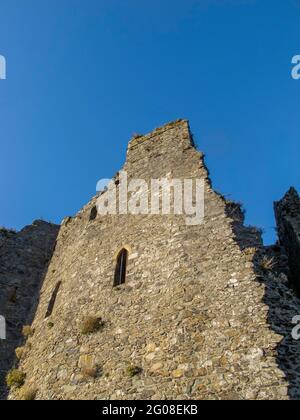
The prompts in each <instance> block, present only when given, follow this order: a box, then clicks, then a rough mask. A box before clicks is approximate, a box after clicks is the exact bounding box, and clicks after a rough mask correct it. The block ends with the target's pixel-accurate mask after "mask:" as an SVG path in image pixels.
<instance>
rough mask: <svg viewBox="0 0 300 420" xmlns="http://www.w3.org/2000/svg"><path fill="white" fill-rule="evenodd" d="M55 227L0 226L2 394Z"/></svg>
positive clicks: (38, 223) (32, 308) (38, 224)
mask: <svg viewBox="0 0 300 420" xmlns="http://www.w3.org/2000/svg"><path fill="white" fill-rule="evenodd" d="M58 230H59V227H58V226H55V225H52V224H50V223H46V222H42V221H36V222H34V223H33V224H32V225H31V226H27V227H25V228H24V229H23V230H21V231H20V232H18V233H15V232H12V231H8V230H5V229H1V230H0V315H2V316H4V317H5V318H6V327H7V339H6V340H5V341H3V340H0V397H1V398H4V397H5V394H6V388H5V375H6V373H7V371H8V370H9V369H11V368H12V366H13V365H14V363H15V348H16V347H17V346H19V345H20V343H21V342H22V335H21V330H22V327H23V326H24V325H28V324H29V325H30V324H31V322H32V320H33V317H34V314H35V309H36V306H37V303H38V298H39V290H40V286H41V284H42V280H43V278H44V274H45V269H46V267H47V265H48V263H49V261H50V259H51V256H52V250H53V246H54V243H55V240H56V237H57V234H58Z"/></svg>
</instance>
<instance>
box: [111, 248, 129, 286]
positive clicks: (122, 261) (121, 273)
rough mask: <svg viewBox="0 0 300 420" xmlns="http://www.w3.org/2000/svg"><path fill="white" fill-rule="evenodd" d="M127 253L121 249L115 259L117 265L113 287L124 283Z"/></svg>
mask: <svg viewBox="0 0 300 420" xmlns="http://www.w3.org/2000/svg"><path fill="white" fill-rule="evenodd" d="M127 260H128V251H127V249H122V251H120V253H119V255H118V258H117V265H116V271H115V278H114V287H116V286H120V285H121V284H124V283H125V281H126V269H127Z"/></svg>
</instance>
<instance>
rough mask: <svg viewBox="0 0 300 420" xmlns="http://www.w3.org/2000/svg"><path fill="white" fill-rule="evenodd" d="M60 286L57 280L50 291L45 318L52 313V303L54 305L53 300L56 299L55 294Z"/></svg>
mask: <svg viewBox="0 0 300 420" xmlns="http://www.w3.org/2000/svg"><path fill="white" fill-rule="evenodd" d="M60 286H61V281H59V282H58V283H57V285H56V286H55V289H54V291H53V293H52V296H51V299H50V302H49V305H48V309H47V312H46V315H45V318H49V316H51V315H52V312H53V308H54V305H55V301H56V298H57V294H58V292H59V289H60Z"/></svg>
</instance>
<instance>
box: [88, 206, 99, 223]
mask: <svg viewBox="0 0 300 420" xmlns="http://www.w3.org/2000/svg"><path fill="white" fill-rule="evenodd" d="M97 214H98V212H97V207H96V206H94V207H93V208H92V210H91V213H90V222H91V221H92V220H95V219H96V217H97Z"/></svg>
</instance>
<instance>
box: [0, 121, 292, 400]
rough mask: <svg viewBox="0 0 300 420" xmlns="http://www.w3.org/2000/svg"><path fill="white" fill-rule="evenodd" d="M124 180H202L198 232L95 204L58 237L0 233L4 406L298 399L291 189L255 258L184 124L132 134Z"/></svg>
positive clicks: (253, 242)
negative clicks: (268, 241)
mask: <svg viewBox="0 0 300 420" xmlns="http://www.w3.org/2000/svg"><path fill="white" fill-rule="evenodd" d="M123 170H124V171H126V173H127V175H128V178H129V180H130V179H137V178H141V179H144V180H146V181H150V180H151V179H153V178H154V179H157V178H172V179H199V178H201V179H203V180H204V195H205V217H204V222H203V223H202V224H199V225H191V226H190V225H187V224H186V221H185V216H184V215H178V214H169V215H162V214H158V215H155V216H153V215H143V214H140V215H133V214H127V215H125V214H123V215H122V214H115V215H114V214H108V215H101V214H99V212H98V211H97V200H98V196H96V197H94V198H93V199H92V200H91V202H90V203H88V204H87V205H86V206H85V207H84V208H83V209H82V210H81V211H80V212H79V213H78V214H77V215H76V216H74V217H69V218H66V219H64V221H63V222H62V224H61V226H60V227H57V226H54V225H51V224H48V223H44V222H41V221H38V222H35V223H34V224H33V225H32V226H30V227H27V228H25V229H24V230H22V231H21V232H19V233H14V232H10V231H4V230H3V231H2V232H1V231H0V293H1V295H0V315H3V316H4V317H5V319H6V323H7V339H6V340H0V390H1V396H2V399H7V398H8V399H20V398H21V399H29V395H31V397H32V399H33V395H34V397H35V398H36V399H46V400H53V399H62V400H67V399H71V400H72V399H112V400H113V399H121V400H126V399H149V400H151V399H177V400H181V399H220V400H222V399H299V398H300V364H299V358H298V354H299V350H300V340H297V339H295V338H294V337H293V336H292V330H293V328H294V327H295V325H293V322H292V320H293V318H294V317H295V316H297V315H300V300H299V299H298V298H297V292H298V291H299V289H300V266H299V261H300V258H299V257H300V205H299V196H298V194H297V192H296V191H295V190H293V189H291V190H290V191H289V192H288V193H287V195H286V197H285V198H284V199H283V200H282V201H280V202H278V203H276V204H275V211H276V218H277V224H278V234H279V242H278V243H277V244H276V245H274V246H271V247H270V246H269V247H264V246H263V243H262V240H261V232H260V231H259V230H257V229H255V228H253V227H247V226H245V225H244V215H243V211H242V209H241V207H240V205H239V204H238V203H235V202H232V201H228V200H226V199H225V198H224V197H223V196H222V195H220V194H218V193H217V192H215V191H214V190H213V188H212V185H211V182H210V179H209V174H208V170H207V168H206V166H205V163H204V156H203V154H202V153H201V152H199V151H197V150H196V148H195V147H194V143H193V139H192V135H191V133H190V129H189V124H188V122H187V121H185V120H179V121H176V122H174V123H171V124H168V125H166V126H164V127H161V128H159V129H156V130H155V131H153V132H152V133H150V134H148V135H146V136H135V137H134V138H133V139H132V140H131V142H130V143H129V146H128V151H127V158H126V162H125V165H124V167H123ZM114 181H115V185H116V188H117V189H118V188H119V179H118V174H117V175H116V177H115V179H114ZM102 194H103V195H104V196H105V194H107V191H103V192H102ZM24 326H27V328H25V329H24V328H23V327H24ZM29 326H30V327H29ZM22 329H23V335H22ZM12 369H14V371H13V372H14V374H15V375H16V374H17V373H18V375H17V377H18V378H19V379H18V380H14V381H13V382H14V383H13V386H12V387H11V389H10V391H9V390H8V389H7V387H6V383H5V377H7V374H8V373H9V372H10V373H11V372H12ZM11 378H13V379H14V377H12V376H11ZM26 397H27V398H26Z"/></svg>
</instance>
